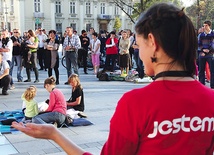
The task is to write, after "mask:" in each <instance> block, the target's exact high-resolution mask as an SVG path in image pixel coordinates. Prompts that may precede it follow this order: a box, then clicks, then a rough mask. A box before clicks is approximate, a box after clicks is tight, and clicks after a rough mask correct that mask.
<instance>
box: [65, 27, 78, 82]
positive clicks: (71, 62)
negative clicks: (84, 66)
mask: <svg viewBox="0 0 214 155" xmlns="http://www.w3.org/2000/svg"><path fill="white" fill-rule="evenodd" d="M66 32H67V36H66V38H65V40H64V43H63V48H64V50H65V61H66V69H67V75H68V77H69V76H70V75H71V74H72V71H71V69H72V68H71V66H72V67H73V68H74V73H75V74H77V75H79V72H78V62H77V59H78V54H77V50H78V49H79V48H80V47H81V42H80V39H79V36H78V35H75V34H73V28H72V27H67V28H66ZM65 84H68V82H65Z"/></svg>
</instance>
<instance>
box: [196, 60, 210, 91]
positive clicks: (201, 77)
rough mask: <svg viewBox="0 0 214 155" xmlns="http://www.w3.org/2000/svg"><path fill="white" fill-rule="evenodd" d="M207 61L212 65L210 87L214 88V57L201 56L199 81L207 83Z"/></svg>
mask: <svg viewBox="0 0 214 155" xmlns="http://www.w3.org/2000/svg"><path fill="white" fill-rule="evenodd" d="M206 62H207V63H208V64H209V67H210V76H211V77H210V87H211V88H214V60H213V57H203V56H199V81H200V82H201V83H202V84H204V85H205V66H206Z"/></svg>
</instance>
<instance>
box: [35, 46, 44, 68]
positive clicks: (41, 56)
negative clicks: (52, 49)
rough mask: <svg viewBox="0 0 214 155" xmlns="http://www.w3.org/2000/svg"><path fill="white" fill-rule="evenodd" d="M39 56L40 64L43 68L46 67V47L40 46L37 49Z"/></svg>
mask: <svg viewBox="0 0 214 155" xmlns="http://www.w3.org/2000/svg"><path fill="white" fill-rule="evenodd" d="M37 57H38V60H39V66H40V68H41V69H43V68H44V67H45V50H44V48H39V49H38V50H37Z"/></svg>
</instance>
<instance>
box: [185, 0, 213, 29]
mask: <svg viewBox="0 0 214 155" xmlns="http://www.w3.org/2000/svg"><path fill="white" fill-rule="evenodd" d="M186 13H187V15H188V16H189V17H190V19H191V20H192V22H193V24H194V25H195V27H196V28H200V27H202V25H203V22H204V21H205V20H210V21H212V23H214V1H213V0H196V2H195V3H194V4H193V5H192V6H190V7H188V8H187V9H186Z"/></svg>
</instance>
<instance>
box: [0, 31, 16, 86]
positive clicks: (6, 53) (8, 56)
mask: <svg viewBox="0 0 214 155" xmlns="http://www.w3.org/2000/svg"><path fill="white" fill-rule="evenodd" d="M0 52H1V53H2V54H3V57H2V60H4V61H6V62H7V63H8V65H9V67H11V64H12V52H13V41H12V40H11V39H10V38H9V34H8V31H7V30H6V29H5V30H2V31H1V41H0ZM10 76H11V82H10V85H11V87H10V89H14V88H15V87H14V83H13V79H12V72H11V74H10Z"/></svg>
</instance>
